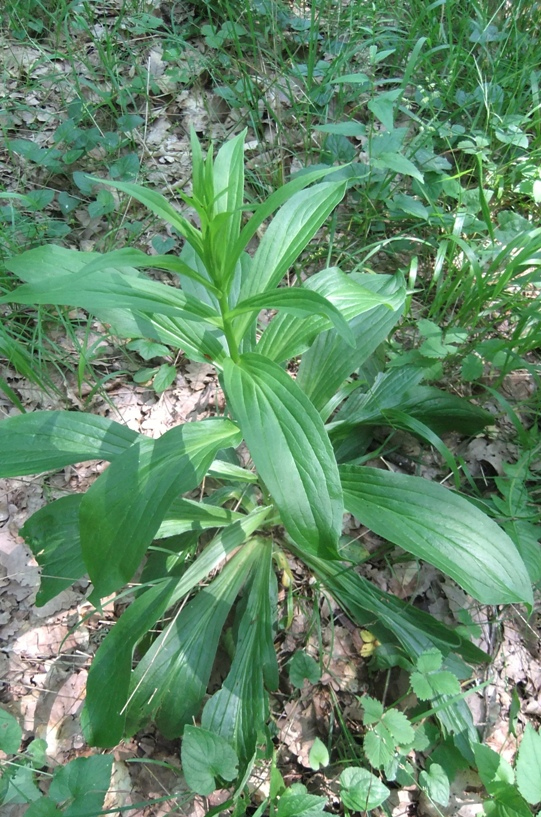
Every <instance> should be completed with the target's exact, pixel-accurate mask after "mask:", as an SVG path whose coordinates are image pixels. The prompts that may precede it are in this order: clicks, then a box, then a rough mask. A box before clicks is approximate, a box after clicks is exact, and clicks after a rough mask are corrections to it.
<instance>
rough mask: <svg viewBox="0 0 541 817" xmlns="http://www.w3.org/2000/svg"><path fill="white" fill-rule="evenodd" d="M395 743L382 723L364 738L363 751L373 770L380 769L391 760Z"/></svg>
mask: <svg viewBox="0 0 541 817" xmlns="http://www.w3.org/2000/svg"><path fill="white" fill-rule="evenodd" d="M395 746H396V743H395V741H394V740H393V736H392V735H391V733H390V732H389V730H388V729H387V727H386V726H385V724H383V723H378V724H377V726H375V727H374V729H370V730H369V731H368V732H367V733H366V735H365V736H364V741H363V751H364V753H365V755H366V759H367V760H368V762H369V763H370V765H371V766H372V767H373V768H374V769H382V768H383V767H384V766H386V765H387V764H388V763H390V761H391V760H392V759H393V757H394V754H395Z"/></svg>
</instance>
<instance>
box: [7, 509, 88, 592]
mask: <svg viewBox="0 0 541 817" xmlns="http://www.w3.org/2000/svg"><path fill="white" fill-rule="evenodd" d="M82 498H83V495H82V494H71V495H69V496H63V497H61V498H60V499H57V500H55V501H54V502H49V504H48V505H46V506H45V507H44V508H40V509H39V511H36V513H34V514H32V516H31V517H30V519H28V521H27V522H25V524H24V525H23V527H22V528H21V530H20V535H21V536H22V537H23V539H24V540H25V542H26V544H27V545H28V547H29V548H30V550H31V551H32V553H33V554H34V557H35V558H36V560H37V562H38V564H39V566H40V568H41V581H40V587H39V590H38V594H37V596H36V606H37V607H42V606H43V605H44V604H47V602H48V601H50V600H51V599H53V598H54V597H55V596H57V595H58V594H59V593H61V592H62V590H65V589H66V588H67V587H70V586H71V585H72V584H73V582H75V581H77V580H78V579H80V578H81V577H82V576H84V575H85V574H86V566H85V563H84V561H83V554H82V551H81V537H80V532H79V510H80V507H81V500H82Z"/></svg>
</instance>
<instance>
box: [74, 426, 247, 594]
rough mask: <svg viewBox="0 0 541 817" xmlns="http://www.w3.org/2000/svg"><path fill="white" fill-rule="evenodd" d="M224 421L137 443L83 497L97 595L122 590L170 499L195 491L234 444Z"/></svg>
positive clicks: (85, 544)
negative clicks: (221, 454)
mask: <svg viewBox="0 0 541 817" xmlns="http://www.w3.org/2000/svg"><path fill="white" fill-rule="evenodd" d="M239 441H240V435H239V433H238V429H237V427H236V426H235V425H233V423H231V422H230V421H229V420H221V419H211V420H203V421H202V422H199V423H185V424H184V425H180V426H176V427H175V428H172V429H171V430H170V431H167V432H166V433H165V434H164V435H162V437H160V438H159V439H157V440H151V439H149V438H146V437H140V438H139V439H138V440H137V441H136V442H135V443H134V444H133V445H132V446H131V448H130V449H128V450H127V451H126V452H124V454H122V455H121V456H120V457H118V458H117V459H116V460H115V462H113V463H112V464H111V465H110V466H109V468H108V469H107V470H106V471H105V472H104V473H103V474H101V475H100V476H99V477H98V479H97V480H96V481H95V482H94V483H93V485H92V486H91V487H90V488H89V490H88V491H87V492H86V494H85V495H84V497H83V500H82V502H81V510H80V521H81V547H82V552H83V558H84V561H85V564H86V566H87V569H88V573H89V576H90V579H91V581H92V583H93V584H94V588H95V593H96V595H98V596H100V597H102V598H103V596H106V595H109V594H110V593H112V592H114V591H115V590H117V589H118V588H119V587H121V586H122V585H123V584H126V582H128V581H129V580H130V579H131V577H132V576H133V574H134V572H135V571H136V569H137V567H138V566H139V563H140V561H141V559H142V557H143V555H144V553H145V550H146V549H147V547H148V545H149V544H150V543H151V542H152V539H153V538H154V535H155V534H156V532H157V531H158V529H159V527H160V524H161V522H162V519H163V518H164V517H165V514H166V512H167V510H168V508H169V507H170V505H171V503H172V502H173V499H174V498H175V497H176V496H178V495H179V494H182V493H184V492H186V491H189V490H191V489H192V488H195V486H196V485H198V484H199V482H200V481H201V479H202V478H203V476H204V475H205V473H206V471H207V468H208V467H209V465H210V464H211V462H212V461H213V460H214V457H215V456H216V453H217V452H218V451H219V450H220V449H221V448H228V447H230V446H231V445H235V444H238V442H239Z"/></svg>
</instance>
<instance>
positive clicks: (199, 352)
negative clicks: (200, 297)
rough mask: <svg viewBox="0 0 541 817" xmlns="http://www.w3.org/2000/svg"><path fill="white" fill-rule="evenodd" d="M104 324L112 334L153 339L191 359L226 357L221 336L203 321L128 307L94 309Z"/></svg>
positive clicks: (201, 361)
mask: <svg viewBox="0 0 541 817" xmlns="http://www.w3.org/2000/svg"><path fill="white" fill-rule="evenodd" d="M95 314H96V317H98V318H99V319H100V320H101V321H102V322H103V323H108V324H111V326H112V327H113V329H114V333H115V335H117V336H118V337H121V338H130V339H133V338H153V339H154V340H159V341H161V343H167V345H168V346H173V347H174V348H175V349H182V350H184V351H185V353H186V355H187V356H188V357H189V358H190V360H197V361H198V362H199V363H208V362H209V360H212V361H214V362H216V363H219V362H220V361H221V360H222V359H223V357H224V356H225V348H224V342H225V339H224V336H223V333H222V332H221V330H218V329H216V328H215V327H213V326H211V325H210V324H208V323H206V322H205V321H199V322H196V321H185V320H181V319H179V318H171V317H169V316H167V315H157V314H154V315H149V314H144V313H143V312H138V311H136V310H129V309H100V310H97V311H96V313H95Z"/></svg>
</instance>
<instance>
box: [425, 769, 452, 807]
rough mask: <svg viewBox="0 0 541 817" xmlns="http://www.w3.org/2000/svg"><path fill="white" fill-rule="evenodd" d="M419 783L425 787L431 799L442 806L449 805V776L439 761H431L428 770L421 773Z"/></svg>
mask: <svg viewBox="0 0 541 817" xmlns="http://www.w3.org/2000/svg"><path fill="white" fill-rule="evenodd" d="M419 785H420V786H422V787H423V789H424V790H425V791H426V792H427V794H428V796H429V797H430V799H431V800H433V801H434V802H435V803H439V805H440V806H447V805H448V803H449V793H450V786H449V778H448V777H447V775H446V774H445V772H444V770H443V769H442V767H441V766H440V765H439V763H431V764H430V767H429V769H428V771H426V772H425V771H423V772H421V773H420V775H419Z"/></svg>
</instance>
